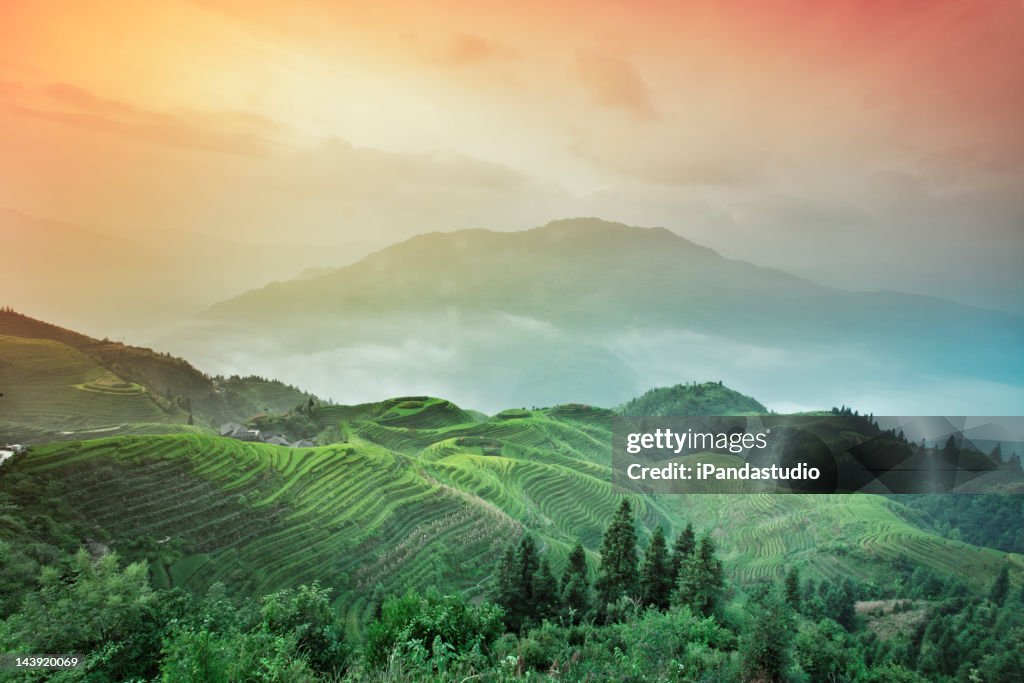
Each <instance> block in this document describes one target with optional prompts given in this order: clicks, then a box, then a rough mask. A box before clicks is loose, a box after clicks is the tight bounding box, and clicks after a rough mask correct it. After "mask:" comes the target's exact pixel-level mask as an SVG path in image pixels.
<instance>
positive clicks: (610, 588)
mask: <svg viewBox="0 0 1024 683" xmlns="http://www.w3.org/2000/svg"><path fill="white" fill-rule="evenodd" d="M638 584H639V582H638V580H637V570H636V527H635V525H634V522H633V506H632V505H630V503H629V499H624V500H623V501H622V504H621V505H620V506H619V509H618V511H617V512H616V513H615V517H614V518H613V519H612V523H611V524H610V525H609V526H608V528H607V529H606V530H605V532H604V539H603V540H602V542H601V566H600V568H599V569H598V573H597V586H596V588H597V597H598V600H599V603H600V607H601V608H603V607H604V606H605V605H608V604H609V603H612V602H617V601H618V600H619V598H621V597H623V596H627V597H636V596H637V593H638V588H639V585H638Z"/></svg>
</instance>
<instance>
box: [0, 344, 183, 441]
mask: <svg viewBox="0 0 1024 683" xmlns="http://www.w3.org/2000/svg"><path fill="white" fill-rule="evenodd" d="M0 387H2V388H3V389H2V391H3V393H4V398H3V403H2V404H0V411H2V412H0V421H3V422H10V423H18V424H21V425H30V426H32V427H34V428H37V429H40V430H53V431H72V430H79V429H89V428H96V427H104V426H109V425H120V424H125V423H159V422H182V423H183V422H184V421H185V419H184V416H183V415H182V414H181V413H180V411H177V410H175V409H173V408H168V410H166V411H165V410H164V409H163V408H161V406H160V405H158V403H157V400H156V399H154V398H153V397H152V396H150V395H149V394H148V393H147V392H146V390H145V389H143V388H142V387H141V386H139V385H138V384H133V383H129V382H125V381H123V380H122V379H121V378H120V377H118V376H116V375H114V374H113V373H111V372H110V371H109V370H107V369H106V368H104V367H102V366H100V365H98V364H97V363H96V362H95V361H94V360H93V359H91V358H90V357H88V356H86V355H85V354H83V353H81V352H79V351H77V350H75V349H73V348H71V347H69V346H66V345H64V344H62V343H60V342H57V341H52V340H48V339H25V338H22V337H10V336H2V335H0Z"/></svg>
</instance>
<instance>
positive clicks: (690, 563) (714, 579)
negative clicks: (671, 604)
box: [675, 534, 725, 616]
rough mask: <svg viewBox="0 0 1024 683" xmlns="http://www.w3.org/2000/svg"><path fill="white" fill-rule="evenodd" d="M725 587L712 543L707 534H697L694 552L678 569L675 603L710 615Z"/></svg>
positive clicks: (720, 564)
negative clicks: (698, 536)
mask: <svg viewBox="0 0 1024 683" xmlns="http://www.w3.org/2000/svg"><path fill="white" fill-rule="evenodd" d="M724 587H725V576H724V572H723V570H722V561H721V560H719V559H718V557H717V556H716V555H715V544H714V541H712V540H711V537H710V536H708V535H707V534H704V535H703V536H701V539H700V543H699V544H698V546H697V552H696V553H694V554H692V555H691V556H690V557H689V558H688V559H687V560H686V561H684V562H683V566H682V567H681V568H680V571H679V581H678V583H677V584H676V591H675V604H677V605H681V606H683V605H685V606H687V607H689V608H690V609H691V610H693V611H694V612H695V613H697V614H701V615H704V616H710V615H711V614H713V613H714V611H715V608H716V607H717V606H718V601H719V600H720V599H721V597H722V590H723V588H724Z"/></svg>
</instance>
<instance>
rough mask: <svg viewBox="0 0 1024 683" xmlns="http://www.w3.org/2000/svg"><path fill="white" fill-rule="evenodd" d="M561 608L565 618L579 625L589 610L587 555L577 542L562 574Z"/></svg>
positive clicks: (581, 545)
mask: <svg viewBox="0 0 1024 683" xmlns="http://www.w3.org/2000/svg"><path fill="white" fill-rule="evenodd" d="M562 607H563V611H564V613H565V615H566V617H567V618H568V619H569V620H570V621H572V622H573V623H577V624H578V623H579V622H581V621H582V620H583V618H584V617H585V616H586V615H587V612H588V611H589V610H590V584H589V582H588V581H587V555H586V552H585V551H584V550H583V544H582V543H580V542H579V541H577V542H576V546H575V547H574V548H573V549H572V552H570V553H569V563H568V564H567V565H566V567H565V573H564V574H562Z"/></svg>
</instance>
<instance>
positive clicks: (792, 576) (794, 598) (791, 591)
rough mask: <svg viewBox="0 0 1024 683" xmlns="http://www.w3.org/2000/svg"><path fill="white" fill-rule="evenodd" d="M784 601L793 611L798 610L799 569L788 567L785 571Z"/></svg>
mask: <svg viewBox="0 0 1024 683" xmlns="http://www.w3.org/2000/svg"><path fill="white" fill-rule="evenodd" d="M786 602H788V603H789V606H790V607H792V608H793V609H794V610H795V611H797V612H799V611H800V571H799V570H798V569H797V568H796V567H790V568H789V571H787V572H786Z"/></svg>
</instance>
